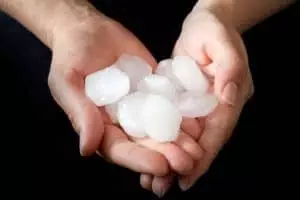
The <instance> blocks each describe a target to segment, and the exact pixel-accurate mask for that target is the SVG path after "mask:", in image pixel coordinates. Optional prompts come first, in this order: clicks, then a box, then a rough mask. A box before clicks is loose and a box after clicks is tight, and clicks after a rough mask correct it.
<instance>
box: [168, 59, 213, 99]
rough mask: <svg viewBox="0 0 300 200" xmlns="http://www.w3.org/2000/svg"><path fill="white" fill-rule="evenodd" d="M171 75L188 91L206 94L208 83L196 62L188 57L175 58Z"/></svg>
mask: <svg viewBox="0 0 300 200" xmlns="http://www.w3.org/2000/svg"><path fill="white" fill-rule="evenodd" d="M172 70H173V74H174V75H175V76H176V77H177V79H178V80H179V81H180V83H181V85H182V86H183V87H184V88H185V89H186V90H188V91H195V92H198V93H200V94H203V93H205V92H207V90H208V87H209V82H208V80H207V78H206V77H205V75H204V74H203V73H202V71H201V69H200V68H199V66H198V65H197V63H196V61H195V60H193V59H192V58H190V57H188V56H176V57H174V58H173V62H172Z"/></svg>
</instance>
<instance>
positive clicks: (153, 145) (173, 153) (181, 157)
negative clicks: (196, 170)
mask: <svg viewBox="0 0 300 200" xmlns="http://www.w3.org/2000/svg"><path fill="white" fill-rule="evenodd" d="M135 141H136V142H137V143H138V144H140V145H142V146H144V147H146V148H149V149H152V150H154V151H157V152H159V153H161V154H163V155H164V157H165V158H166V159H167V161H168V163H169V165H170V168H171V170H172V171H175V172H177V173H179V174H182V175H184V174H188V173H189V172H190V171H191V170H192V169H193V167H194V161H193V158H192V157H191V156H190V155H189V154H188V153H186V152H185V151H184V150H182V149H181V148H180V147H178V146H177V145H176V144H173V143H159V142H157V141H155V140H153V139H150V138H143V139H135Z"/></svg>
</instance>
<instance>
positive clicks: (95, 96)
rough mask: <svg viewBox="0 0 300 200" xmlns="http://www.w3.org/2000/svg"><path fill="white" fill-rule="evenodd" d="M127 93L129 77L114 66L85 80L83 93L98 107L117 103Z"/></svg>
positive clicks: (90, 75)
mask: <svg viewBox="0 0 300 200" xmlns="http://www.w3.org/2000/svg"><path fill="white" fill-rule="evenodd" d="M129 91H130V80H129V77H128V76H127V74H126V73H124V72H122V71H121V70H120V69H118V68H116V67H115V66H110V67H107V68H104V69H102V70H99V71H96V72H94V73H91V74H89V75H88V76H87V77H86V78H85V93H86V95H87V96H88V97H89V98H90V99H91V100H92V101H93V102H94V103H95V104H96V105H97V106H99V107H100V106H105V105H108V104H112V103H115V102H117V101H118V100H120V99H121V98H122V97H123V96H125V95H127V94H128V93H129Z"/></svg>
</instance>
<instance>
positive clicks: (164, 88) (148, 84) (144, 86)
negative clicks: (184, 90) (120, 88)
mask: <svg viewBox="0 0 300 200" xmlns="http://www.w3.org/2000/svg"><path fill="white" fill-rule="evenodd" d="M137 90H138V91H140V92H144V93H153V94H158V95H162V96H164V97H166V98H168V99H169V100H170V101H174V100H175V98H176V88H175V87H174V86H173V85H172V83H171V81H170V80H169V79H168V78H167V77H165V76H161V75H157V74H151V75H148V76H146V77H145V78H144V79H143V80H141V81H140V82H139V84H138V87H137Z"/></svg>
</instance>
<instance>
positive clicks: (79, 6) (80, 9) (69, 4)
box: [50, 1, 111, 48]
mask: <svg viewBox="0 0 300 200" xmlns="http://www.w3.org/2000/svg"><path fill="white" fill-rule="evenodd" d="M75 2H76V3H75ZM78 2H79V1H62V2H61V3H60V5H59V6H57V8H56V9H55V11H54V14H53V17H54V23H53V27H52V30H51V35H52V37H51V41H50V42H51V45H50V46H51V48H53V45H54V43H55V42H56V41H59V40H60V39H62V38H64V39H67V38H68V37H71V36H72V35H74V34H77V32H78V31H85V32H92V31H93V29H94V28H96V27H97V25H96V24H101V23H106V22H107V21H111V20H109V18H108V17H106V16H105V15H104V14H102V13H100V12H99V11H98V10H96V9H95V8H94V7H93V6H92V5H91V4H90V3H89V2H88V1H81V2H80V3H78Z"/></svg>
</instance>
